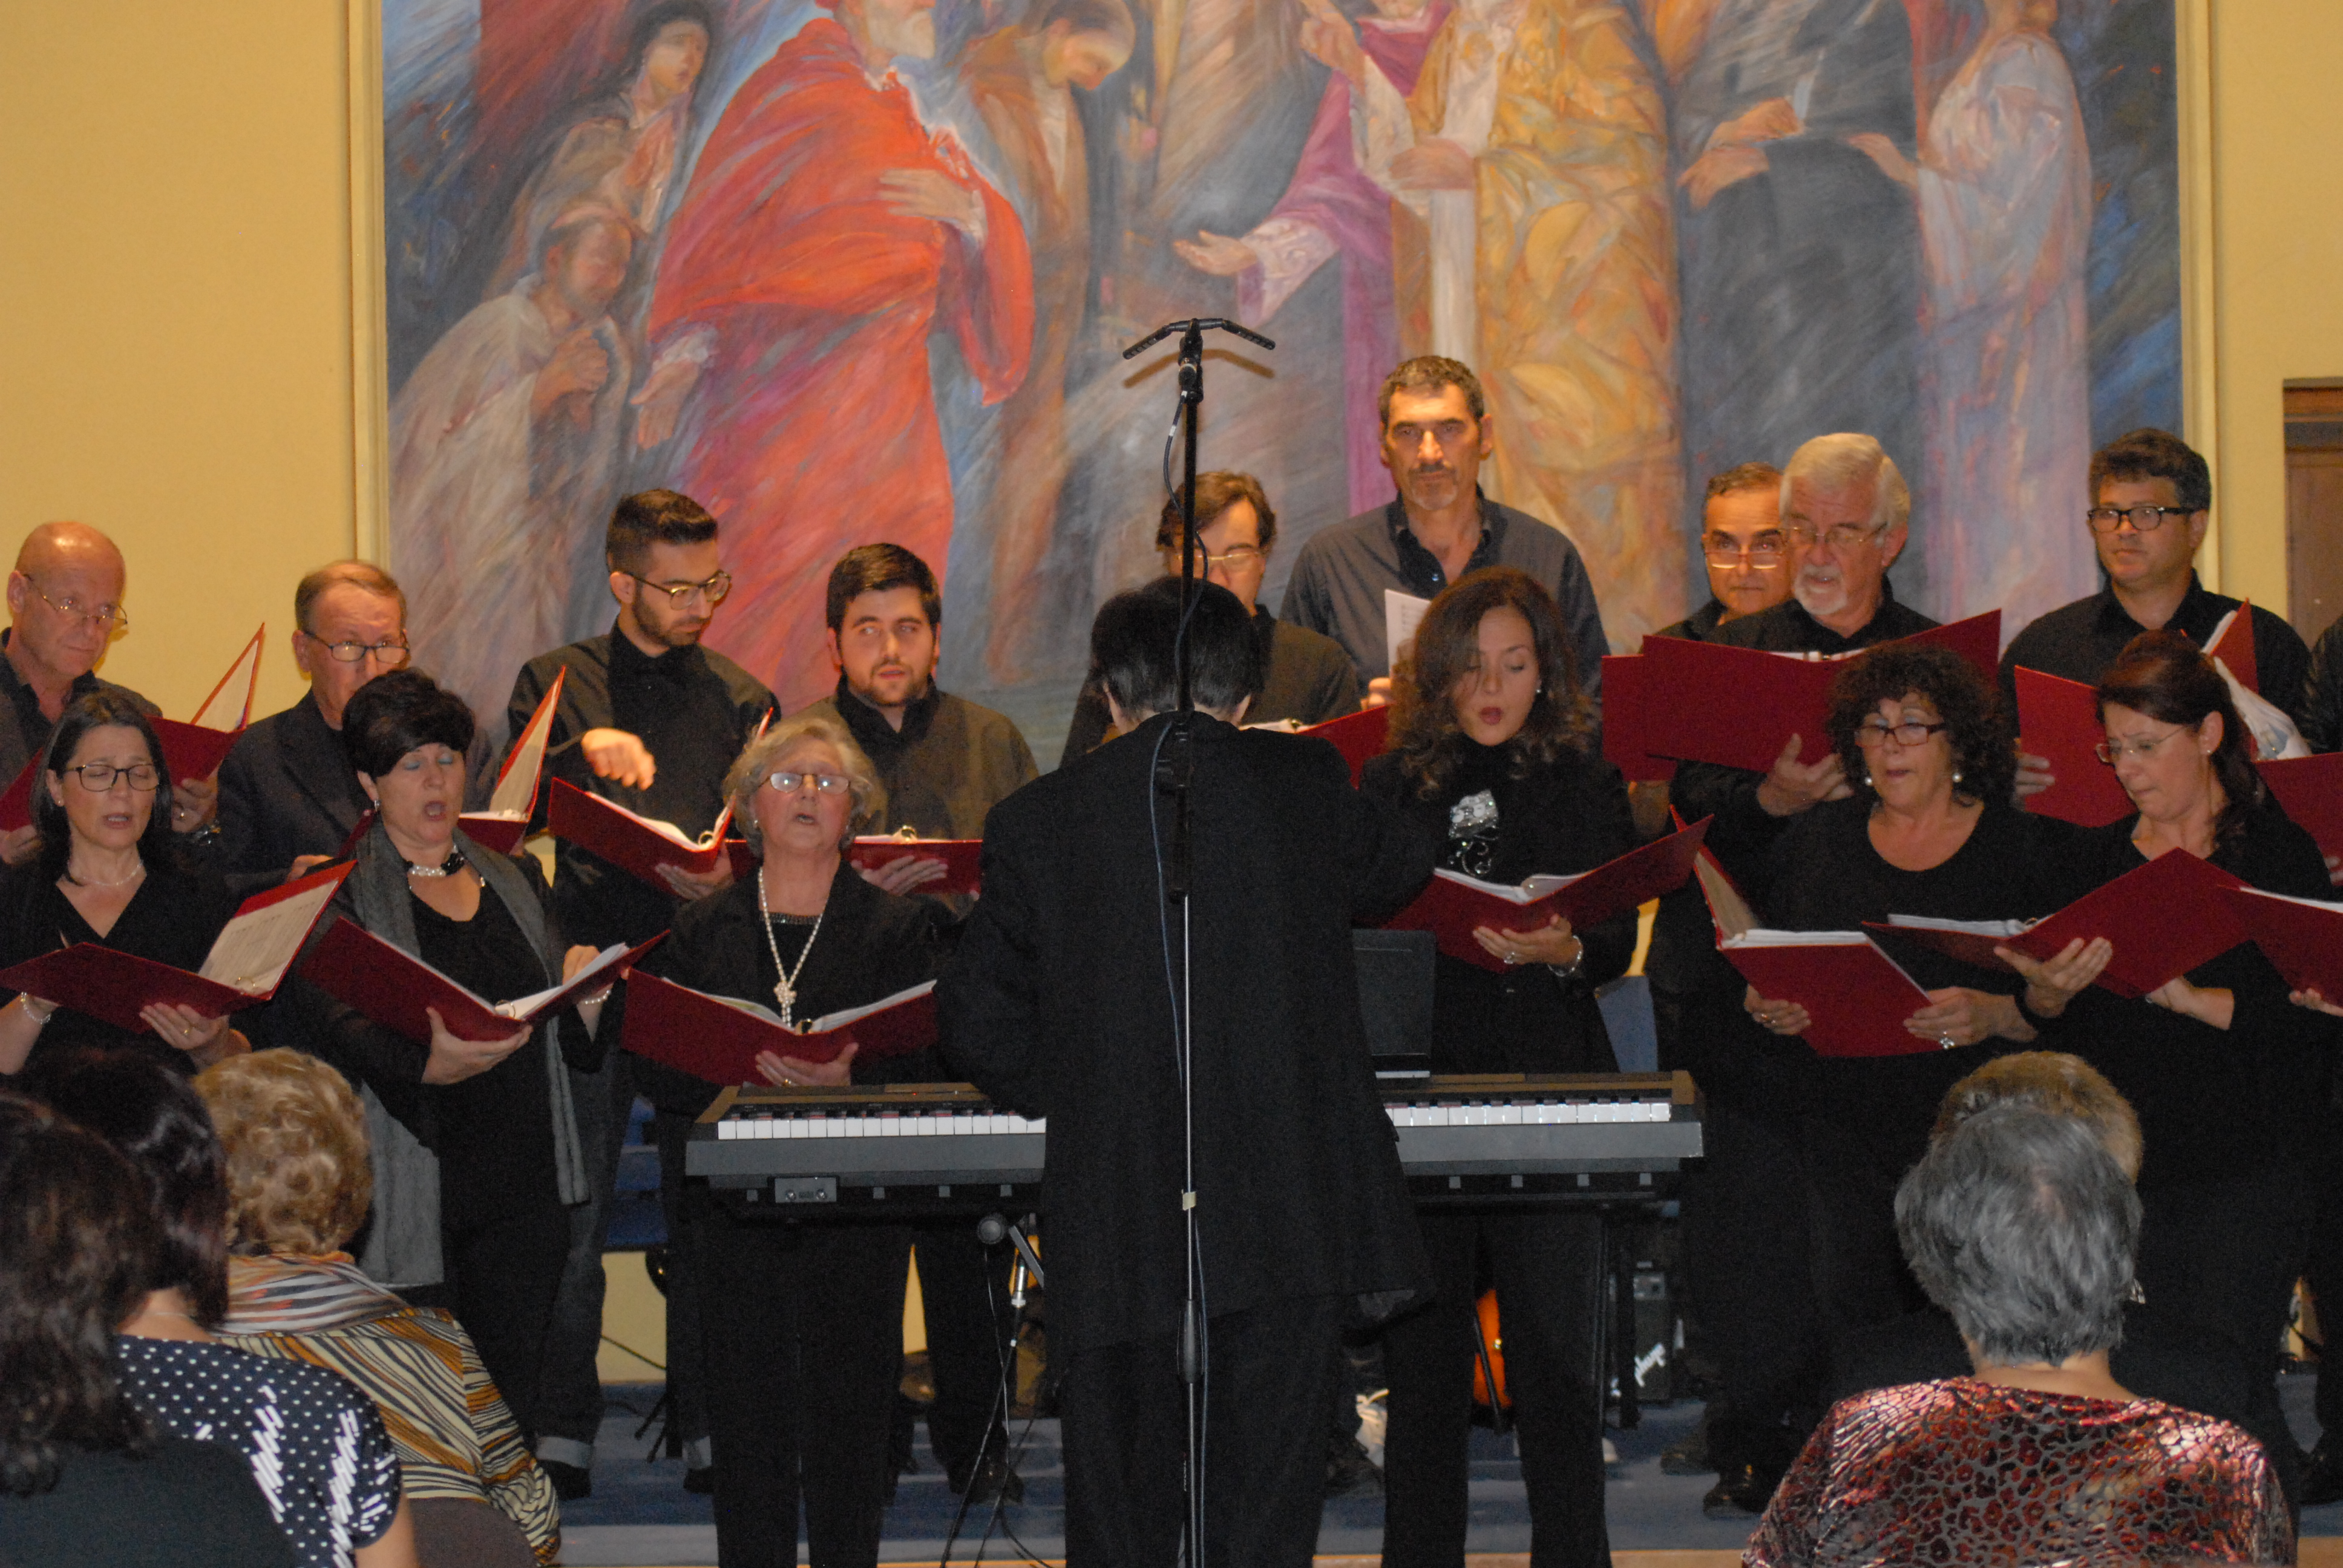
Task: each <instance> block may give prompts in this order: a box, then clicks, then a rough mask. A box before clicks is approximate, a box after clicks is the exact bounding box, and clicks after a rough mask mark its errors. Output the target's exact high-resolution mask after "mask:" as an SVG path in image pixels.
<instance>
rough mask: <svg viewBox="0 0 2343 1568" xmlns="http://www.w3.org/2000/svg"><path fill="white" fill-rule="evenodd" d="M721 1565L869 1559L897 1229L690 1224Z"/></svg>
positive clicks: (895, 1331) (893, 1374)
mask: <svg viewBox="0 0 2343 1568" xmlns="http://www.w3.org/2000/svg"><path fill="white" fill-rule="evenodd" d="M698 1229H699V1263H700V1267H701V1273H700V1329H701V1335H702V1340H703V1343H704V1345H705V1348H706V1352H707V1358H708V1360H707V1366H708V1370H709V1379H708V1385H707V1386H708V1415H709V1437H710V1439H712V1441H713V1443H714V1446H715V1451H716V1554H717V1559H718V1561H719V1563H722V1564H723V1568H787V1565H789V1564H793V1563H796V1562H797V1560H798V1547H797V1543H798V1513H799V1503H800V1500H802V1503H803V1508H804V1513H805V1531H806V1540H807V1543H808V1546H809V1553H810V1561H811V1562H812V1563H813V1564H814V1568H870V1564H872V1563H877V1562H878V1560H879V1526H880V1515H881V1514H882V1513H885V1511H886V1505H887V1503H886V1499H887V1439H888V1432H889V1430H890V1425H891V1423H892V1420H893V1415H894V1406H895V1385H896V1384H897V1383H898V1382H900V1380H901V1377H902V1365H903V1281H904V1276H905V1274H906V1273H907V1272H908V1271H909V1269H910V1250H911V1234H910V1231H907V1230H901V1229H895V1228H884V1227H879V1226H864V1225H819V1224H801V1223H792V1222H789V1221H761V1220H738V1219H735V1218H733V1217H732V1216H731V1215H730V1214H729V1213H727V1212H725V1211H722V1210H714V1211H710V1212H709V1213H707V1214H706V1215H704V1216H703V1217H702V1218H701V1219H700V1220H699V1227H698Z"/></svg>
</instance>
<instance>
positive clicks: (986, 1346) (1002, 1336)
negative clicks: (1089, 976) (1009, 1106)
mask: <svg viewBox="0 0 2343 1568" xmlns="http://www.w3.org/2000/svg"><path fill="white" fill-rule="evenodd" d="M824 613H825V614H826V616H827V618H828V619H829V622H830V658H831V659H832V660H834V661H835V663H836V664H837V667H838V689H837V690H836V691H835V692H833V693H832V694H831V695H830V696H828V697H825V698H823V699H821V700H820V702H817V703H814V704H813V705H812V706H811V707H810V708H809V709H807V710H806V711H808V712H811V713H822V714H827V715H829V716H830V717H833V718H835V719H839V720H840V722H841V723H843V724H844V725H845V726H846V728H847V730H848V732H849V733H850V734H851V735H852V736H853V737H854V739H855V743H856V744H857V745H859V746H860V747H861V748H862V749H863V752H864V754H865V755H867V756H868V757H869V758H870V761H871V764H872V766H874V767H876V768H877V769H878V770H879V779H880V783H882V784H883V785H885V786H886V789H887V816H886V823H885V825H886V827H888V828H889V829H893V828H898V827H908V828H910V829H911V830H912V831H913V832H915V833H917V834H918V835H919V836H920V837H921V838H923V839H974V838H979V837H981V836H982V834H983V832H984V819H985V817H986V815H987V814H988V813H989V812H990V811H991V809H992V808H993V807H995V806H996V805H998V804H1000V803H1001V801H1002V800H1004V799H1008V797H1009V796H1010V795H1011V794H1012V793H1014V792H1015V791H1016V790H1018V789H1021V788H1022V787H1023V786H1025V785H1027V784H1029V783H1031V782H1032V780H1033V779H1034V778H1035V777H1036V776H1037V775H1038V772H1039V769H1036V768H1035V767H1034V765H1033V753H1032V751H1031V749H1030V748H1028V747H1027V746H1026V744H1025V738H1024V736H1022V735H1021V734H1020V733H1019V732H1018V729H1017V726H1016V725H1015V724H1014V723H1012V722H1011V720H1010V719H1008V717H1007V716H1006V715H1003V714H999V713H995V712H994V711H992V709H989V708H980V707H979V706H977V705H976V704H975V703H973V702H970V701H968V700H967V699H964V698H959V697H954V696H952V695H951V694H950V693H949V692H946V691H944V690H942V689H940V688H938V687H937V685H936V660H937V658H938V656H939V654H940V651H941V648H942V643H941V639H940V630H941V625H940V623H941V621H942V618H943V601H942V599H941V598H940V595H939V593H938V591H937V588H936V575H935V573H934V572H933V571H931V570H930V569H929V567H928V564H927V562H925V561H923V560H921V559H920V558H919V557H917V556H915V555H913V554H912V553H911V552H910V551H909V550H907V549H905V548H903V547H902V546H900V545H886V544H880V545H861V546H859V547H857V548H854V549H851V550H849V551H847V552H846V554H845V555H844V556H842V557H840V558H839V561H838V564H837V565H836V566H834V567H832V568H830V585H829V591H828V595H827V602H826V604H825V607H824ZM943 869H944V868H943V863H942V862H941V861H940V860H932V859H903V860H897V861H895V862H894V863H893V864H891V865H890V866H887V867H886V868H884V869H880V870H877V871H865V872H864V873H863V876H864V878H865V879H867V880H869V881H870V882H872V883H873V884H875V885H877V886H879V887H881V888H884V889H885V890H887V891H889V892H890V893H917V892H918V891H919V890H920V889H921V888H923V887H925V886H926V885H928V884H929V883H930V882H932V881H933V880H934V879H936V878H937V877H938V876H940V874H941V873H942V871H943ZM938 902H939V905H940V911H941V912H947V913H949V915H950V916H951V917H952V918H954V919H957V918H960V917H964V916H965V915H966V914H967V912H968V910H969V908H970V900H968V899H967V898H965V897H957V898H950V899H943V900H938ZM913 1261H914V1262H916V1263H917V1265H918V1267H919V1271H920V1302H921V1303H922V1304H923V1306H924V1307H925V1309H926V1312H927V1324H928V1361H929V1364H930V1367H931V1368H932V1369H933V1372H934V1373H935V1382H936V1400H935V1403H934V1404H933V1405H932V1406H931V1407H930V1409H929V1412H928V1438H929V1442H930V1444H931V1445H932V1446H933V1448H934V1449H935V1452H936V1457H937V1458H938V1459H940V1460H941V1461H942V1462H943V1465H944V1471H945V1473H946V1474H947V1475H948V1476H949V1477H950V1482H951V1487H952V1490H953V1491H954V1492H966V1491H968V1490H970V1487H971V1486H973V1487H974V1488H975V1491H976V1493H977V1495H978V1497H979V1499H980V1500H981V1499H982V1498H984V1497H988V1496H990V1494H991V1493H992V1492H993V1491H994V1490H996V1489H997V1488H1005V1489H1007V1491H1008V1493H1009V1494H1010V1497H1011V1500H1012V1501H1014V1500H1015V1499H1016V1498H1017V1497H1019V1496H1021V1495H1023V1483H1021V1482H1020V1481H1019V1480H1017V1478H1016V1477H1015V1476H1013V1475H1010V1474H1007V1473H1004V1471H1003V1469H1002V1445H1001V1443H1000V1442H997V1441H996V1442H993V1443H992V1444H990V1446H988V1445H987V1443H986V1441H985V1439H986V1433H987V1429H988V1428H989V1427H990V1423H991V1419H992V1406H993V1399H994V1394H995V1392H996V1390H997V1388H998V1386H999V1383H1000V1380H1001V1355H1002V1354H1003V1353H1004V1352H1005V1350H1006V1347H1007V1344H1008V1337H1009V1327H1010V1325H1009V1323H1008V1321H1007V1319H1006V1316H1005V1313H1006V1309H1007V1302H1008V1300H1009V1251H1008V1249H1007V1248H1006V1247H1001V1248H996V1249H994V1250H993V1251H992V1253H991V1254H988V1253H987V1251H986V1249H985V1248H984V1247H983V1245H982V1244H981V1243H980V1242H979V1241H977V1239H976V1231H975V1228H974V1227H973V1226H972V1225H971V1224H970V1223H969V1221H965V1220H948V1221H936V1222H932V1223H929V1224H924V1225H921V1226H920V1227H919V1237H918V1241H917V1243H916V1248H915V1251H914V1253H913Z"/></svg>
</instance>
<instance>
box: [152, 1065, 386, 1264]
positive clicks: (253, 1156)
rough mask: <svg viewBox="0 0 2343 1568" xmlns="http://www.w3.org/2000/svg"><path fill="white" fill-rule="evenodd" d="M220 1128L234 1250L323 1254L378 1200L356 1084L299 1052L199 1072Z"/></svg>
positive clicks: (229, 1238) (202, 1090)
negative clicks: (370, 1203) (353, 1090)
mask: <svg viewBox="0 0 2343 1568" xmlns="http://www.w3.org/2000/svg"><path fill="white" fill-rule="evenodd" d="M196 1093H197V1094H199V1095H201V1096H202V1097H203V1101H204V1104H205V1106H206V1108H207V1109H208V1110H209V1111H210V1112H211V1118H212V1124H213V1126H214V1127H215V1128H216V1130H217V1131H218V1134H219V1141H220V1148H221V1151H222V1152H223V1154H224V1156H225V1160H226V1178H227V1243H228V1249H229V1251H233V1252H237V1253H241V1254H243V1255H245V1256H247V1257H256V1256H259V1255H260V1254H262V1253H266V1252H279V1253H284V1254H287V1255H290V1256H295V1257H311V1258H314V1257H322V1256H324V1255H325V1254H327V1253H328V1252H334V1251H339V1250H340V1249H341V1246H342V1243H343V1242H345V1241H348V1240H349V1239H350V1238H351V1237H352V1236H354V1235H356V1234H357V1231H358V1227H359V1226H361V1225H363V1224H365V1223H366V1217H367V1204H368V1203H369V1202H370V1201H372V1200H373V1197H374V1169H373V1166H372V1164H371V1162H370V1161H369V1159H368V1156H367V1127H366V1111H365V1110H364V1108H363V1107H361V1106H360V1105H359V1104H358V1097H357V1095H356V1094H355V1093H353V1092H351V1090H350V1086H349V1082H348V1081H347V1080H346V1079H344V1078H343V1077H342V1075H341V1074H340V1073H338V1072H337V1071H335V1070H334V1069H333V1068H331V1067H330V1066H328V1065H327V1064H326V1063H325V1062H323V1061H320V1060H317V1058H316V1057H314V1056H311V1055H308V1054H307V1052H304V1051H298V1050H258V1051H254V1052H252V1053H251V1054H250V1055H246V1056H231V1057H229V1058H228V1059H227V1060H225V1061H219V1062H215V1063H213V1064H212V1065H211V1066H209V1067H207V1068H206V1069H204V1070H203V1071H201V1072H200V1073H197V1074H196Z"/></svg>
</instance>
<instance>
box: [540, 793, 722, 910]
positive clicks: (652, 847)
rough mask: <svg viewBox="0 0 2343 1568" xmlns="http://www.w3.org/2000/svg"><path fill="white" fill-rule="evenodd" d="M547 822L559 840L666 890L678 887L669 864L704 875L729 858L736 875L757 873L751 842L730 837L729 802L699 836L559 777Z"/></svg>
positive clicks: (549, 798)
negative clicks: (668, 874)
mask: <svg viewBox="0 0 2343 1568" xmlns="http://www.w3.org/2000/svg"><path fill="white" fill-rule="evenodd" d="M545 825H546V827H547V829H548V830H550V831H551V832H552V834H553V836H554V837H555V838H557V839H568V841H569V842H570V843H573V844H575V845H577V846H578V848H579V849H584V850H587V851H588V852H589V853H591V854H595V855H598V856H600V857H601V858H602V859H605V860H608V861H609V862H610V864H612V865H614V866H616V867H618V869H620V870H622V871H626V872H628V873H630V874H632V875H634V876H637V877H639V878H641V879H643V880H644V881H646V882H649V884H650V885H651V886H652V887H654V888H657V889H659V891H661V892H663V893H664V892H672V891H674V890H673V889H672V888H670V887H669V886H668V883H667V879H666V878H664V877H662V876H660V875H659V869H660V868H661V867H663V866H672V867H674V868H675V869H678V870H680V871H689V872H690V873H691V874H692V875H694V876H699V877H704V876H707V875H709V873H710V872H712V871H714V870H715V869H716V868H717V867H718V865H719V864H720V863H724V862H727V861H729V864H730V865H731V868H732V874H733V875H734V876H736V877H747V876H751V875H754V874H755V871H756V867H757V862H756V859H755V857H754V855H753V854H751V853H750V851H749V846H748V845H747V844H746V843H744V842H740V841H738V840H735V841H733V842H731V843H729V844H728V843H727V842H726V841H725V837H724V835H725V831H726V829H729V828H730V827H731V826H732V808H731V807H730V806H729V805H728V806H726V807H725V808H724V811H723V814H722V815H721V816H719V817H718V818H717V819H716V826H715V827H713V828H710V829H709V830H708V831H707V832H705V833H703V834H701V835H700V836H699V838H697V839H693V838H690V837H689V836H687V835H686V834H685V832H684V830H683V829H680V828H679V827H677V826H676V825H675V824H674V823H672V822H662V821H659V819H656V818H652V817H646V816H643V815H642V814H640V813H639V812H635V811H629V810H628V809H626V808H625V807H624V806H621V805H619V804H618V802H616V801H614V800H605V799H602V798H601V797H600V796H599V795H589V794H588V793H587V792H586V791H585V790H583V789H578V787H577V786H576V785H574V784H572V783H570V782H568V780H567V779H555V780H554V781H553V788H552V791H551V793H550V794H549V795H548V798H547V801H546V809H545Z"/></svg>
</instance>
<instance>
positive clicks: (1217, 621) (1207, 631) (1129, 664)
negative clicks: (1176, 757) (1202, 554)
mask: <svg viewBox="0 0 2343 1568" xmlns="http://www.w3.org/2000/svg"><path fill="white" fill-rule="evenodd" d="M1195 591H1196V602H1195V608H1194V610H1193V612H1192V614H1191V615H1190V616H1189V618H1188V633H1187V638H1188V658H1189V679H1190V684H1191V688H1192V691H1193V693H1194V696H1195V699H1196V706H1197V707H1199V708H1209V709H1214V710H1216V711H1218V712H1222V713H1226V712H1228V711H1230V710H1231V709H1234V708H1235V707H1236V705H1237V704H1238V703H1240V702H1242V701H1243V700H1244V699H1246V698H1248V697H1253V696H1258V695H1259V694H1260V691H1261V680H1262V668H1261V645H1260V644H1259V643H1258V642H1256V641H1254V640H1253V629H1252V608H1251V607H1250V606H1248V605H1243V604H1240V603H1238V602H1237V596H1236V595H1234V594H1232V593H1231V592H1230V591H1229V590H1228V589H1226V588H1222V587H1221V586H1220V585H1219V584H1218V583H1208V582H1200V583H1198V584H1196V585H1195ZM1179 638H1180V579H1179V578H1156V579H1155V580H1154V581H1153V582H1151V583H1149V584H1148V585H1147V586H1146V587H1144V588H1132V589H1131V591H1129V592H1128V593H1119V594H1117V595H1115V596H1114V597H1113V598H1111V599H1109V600H1107V601H1106V603H1104V604H1102V605H1101V606H1099V612H1098V618H1097V619H1096V620H1094V621H1092V622H1091V680H1092V681H1094V682H1096V683H1098V684H1099V685H1101V686H1103V687H1104V688H1105V689H1106V690H1107V693H1108V695H1110V696H1111V697H1112V698H1113V699H1115V701H1116V702H1118V703H1120V704H1121V706H1122V710H1123V712H1124V713H1126V714H1129V715H1131V716H1132V717H1134V718H1135V717H1137V716H1138V715H1139V714H1141V713H1169V712H1171V711H1172V709H1175V708H1177V707H1179V706H1180V676H1179V669H1178V667H1177V665H1176V663H1175V659H1176V658H1177V655H1176V653H1175V652H1174V647H1175V644H1176V643H1177V642H1178V640H1179Z"/></svg>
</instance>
